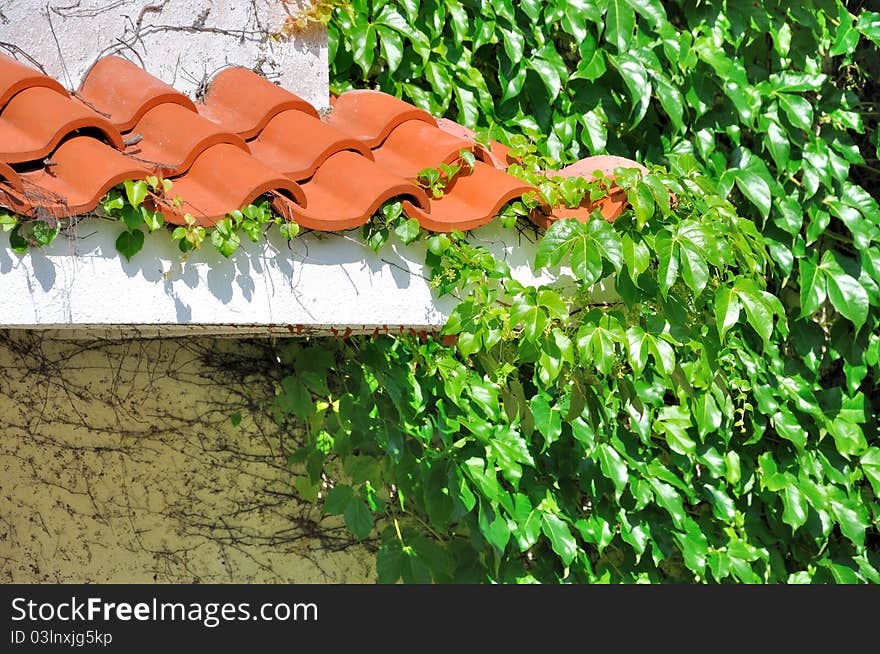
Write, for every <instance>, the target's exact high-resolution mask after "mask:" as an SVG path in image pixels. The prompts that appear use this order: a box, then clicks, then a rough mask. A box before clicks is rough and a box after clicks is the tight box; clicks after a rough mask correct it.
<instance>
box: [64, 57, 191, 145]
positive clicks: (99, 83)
mask: <svg viewBox="0 0 880 654" xmlns="http://www.w3.org/2000/svg"><path fill="white" fill-rule="evenodd" d="M77 96H78V97H79V98H81V99H82V100H83V101H84V102H85V103H87V104H88V105H89V106H90V107H91V108H92V109H94V110H95V111H97V112H99V113H102V114H104V115H105V116H107V117H108V118H109V119H110V121H111V122H112V123H113V124H114V125H115V126H116V128H117V129H119V131H121V132H126V131H128V130H130V129H131V128H132V127H134V126H135V124H136V123H137V122H138V121H139V120H140V119H141V117H142V116H143V115H144V114H145V113H147V112H148V111H149V110H150V109H152V108H153V107H156V106H158V105H160V104H165V103H167V102H171V103H175V104H179V105H181V106H183V107H187V108H188V109H191V110H192V111H195V110H196V105H195V104H194V103H193V101H192V100H190V99H189V98H188V97H186V96H185V95H184V94H183V93H179V92H178V91H176V90H175V89H174V87H172V86H169V85H168V84H166V83H165V82H163V81H162V80H160V79H158V78H156V77H153V76H152V75H150V74H149V73H148V72H147V71H145V70H144V69H142V68H138V67H137V66H135V65H134V64H133V63H131V62H130V61H128V60H126V59H123V58H122V57H115V56H110V57H104V58H103V59H100V60H98V62H97V63H96V64H95V65H94V66H92V69H91V70H90V71H89V72H88V74H87V75H86V77H85V79H84V80H83V83H82V85H80V88H79V92H78V93H77Z"/></svg>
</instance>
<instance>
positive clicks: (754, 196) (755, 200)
mask: <svg viewBox="0 0 880 654" xmlns="http://www.w3.org/2000/svg"><path fill="white" fill-rule="evenodd" d="M735 181H736V186H737V188H739V190H740V191H742V194H743V195H745V196H746V197H747V198H748V199H749V201H750V202H751V203H752V204H754V205H755V206H756V207H757V208H758V211H760V213H761V216H762V217H763V218H767V216H769V215H770V199H771V193H770V187H769V186H768V185H767V182H765V181H764V180H763V179H761V177H759V176H758V175H757V174H756V173H753V172H752V171H750V170H738V171H736V177H735Z"/></svg>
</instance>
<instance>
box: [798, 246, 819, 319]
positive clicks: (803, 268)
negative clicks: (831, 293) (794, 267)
mask: <svg viewBox="0 0 880 654" xmlns="http://www.w3.org/2000/svg"><path fill="white" fill-rule="evenodd" d="M798 275H799V285H800V289H801V290H800V299H801V317H804V316H811V315H813V314H814V313H816V311H818V310H819V307H820V306H821V305H822V303H823V302H824V301H825V297H826V295H825V289H826V286H825V283H826V282H825V275H824V273H823V271H822V269H821V268H819V266H817V265H816V263H815V262H814V261H812V260H811V259H808V258H806V257H805V258H803V259H801V260H800V261H798Z"/></svg>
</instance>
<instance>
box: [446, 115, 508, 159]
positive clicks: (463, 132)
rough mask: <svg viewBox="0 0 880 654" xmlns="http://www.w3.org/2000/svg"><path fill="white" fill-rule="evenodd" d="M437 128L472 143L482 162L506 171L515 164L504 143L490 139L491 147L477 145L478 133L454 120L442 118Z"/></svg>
mask: <svg viewBox="0 0 880 654" xmlns="http://www.w3.org/2000/svg"><path fill="white" fill-rule="evenodd" d="M437 126H438V127H439V128H440V129H442V130H443V131H444V132H446V133H447V134H452V135H453V136H456V137H458V138H460V139H462V140H463V141H467V142H468V143H470V144H471V147H473V148H474V153H475V154H476V155H477V158H478V159H480V160H481V161H485V162H486V163H488V164H492V165H493V166H495V167H496V168H500V169H501V170H506V169H507V166H508V165H509V164H511V163H513V158H512V157H511V156H510V148H509V147H507V146H506V145H504V144H503V143H499V142H498V141H496V140H494V139H490V141H489V147H488V148H486V147H485V146H483V145H481V144H479V143H477V133H476V132H474V130H472V129H469V128H467V127H465V126H464V125H459V124H458V123H456V122H455V121H454V120H449V119H448V118H441V119H440V120H438V121H437Z"/></svg>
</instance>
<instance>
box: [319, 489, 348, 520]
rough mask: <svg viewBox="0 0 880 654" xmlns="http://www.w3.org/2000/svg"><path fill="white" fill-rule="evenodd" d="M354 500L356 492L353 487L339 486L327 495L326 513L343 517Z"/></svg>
mask: <svg viewBox="0 0 880 654" xmlns="http://www.w3.org/2000/svg"><path fill="white" fill-rule="evenodd" d="M353 498H354V492H353V491H352V488H351V486H348V485H347V484H337V485H336V486H334V487H333V488H331V489H330V492H329V493H327V499H325V500H324V513H327V514H329V515H342V514H343V513H345V509H346V508H348V505H349V504H350V503H351V501H352V499H353Z"/></svg>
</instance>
